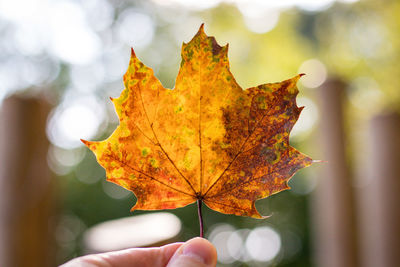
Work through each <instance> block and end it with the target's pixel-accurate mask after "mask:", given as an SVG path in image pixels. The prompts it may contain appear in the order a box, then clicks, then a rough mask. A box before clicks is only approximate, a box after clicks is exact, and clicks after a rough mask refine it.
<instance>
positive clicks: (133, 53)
mask: <svg viewBox="0 0 400 267" xmlns="http://www.w3.org/2000/svg"><path fill="white" fill-rule="evenodd" d="M131 57H136V54H135V51H133V47H131Z"/></svg>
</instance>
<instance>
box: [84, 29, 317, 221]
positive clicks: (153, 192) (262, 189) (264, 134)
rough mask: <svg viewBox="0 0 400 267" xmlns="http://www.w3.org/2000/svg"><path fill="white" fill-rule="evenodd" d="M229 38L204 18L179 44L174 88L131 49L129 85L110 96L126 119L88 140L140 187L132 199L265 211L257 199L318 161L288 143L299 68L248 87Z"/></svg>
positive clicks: (131, 185)
mask: <svg viewBox="0 0 400 267" xmlns="http://www.w3.org/2000/svg"><path fill="white" fill-rule="evenodd" d="M227 53H228V45H226V46H223V47H221V46H219V45H218V44H217V42H216V40H215V38H214V37H209V36H207V35H206V34H205V33H204V30H203V25H202V26H201V27H200V29H199V31H198V33H197V34H196V35H195V36H194V37H193V39H192V40H191V41H190V42H189V43H188V44H183V47H182V62H181V67H180V70H179V74H178V77H177V79H176V85H175V88H174V89H173V90H171V89H166V88H164V87H163V86H162V84H161V83H160V81H159V80H158V79H157V78H156V77H155V76H154V73H153V70H152V69H151V68H149V67H147V66H145V65H144V64H143V63H142V62H141V61H140V60H139V59H138V58H137V57H136V55H135V53H134V52H133V50H132V55H131V60H130V63H129V68H128V70H127V72H126V74H125V75H124V84H125V89H124V90H123V92H122V93H121V95H120V97H119V98H117V99H112V101H113V103H114V105H115V109H116V112H117V114H118V116H119V120H120V125H119V126H118V127H117V129H116V130H115V131H114V133H113V134H112V135H111V136H110V137H109V138H107V139H106V140H104V141H100V142H91V141H84V140H82V141H83V142H84V143H85V144H86V145H87V146H88V147H89V148H90V149H91V150H92V151H93V152H94V153H95V154H96V157H97V160H98V162H99V163H100V165H102V166H103V167H104V168H105V169H106V172H107V178H108V180H109V181H111V182H114V183H116V184H119V185H121V186H123V187H125V188H126V189H128V190H131V191H132V192H133V193H134V194H135V195H136V197H137V203H136V205H135V206H134V207H133V208H132V210H134V209H141V210H158V209H174V208H178V207H183V206H186V205H188V204H191V203H193V202H195V201H196V200H198V199H200V200H202V201H203V202H204V203H205V204H206V205H207V206H208V207H210V208H211V209H213V210H216V211H219V212H222V213H227V214H235V215H240V216H250V217H254V218H262V216H261V215H260V214H259V213H258V212H257V210H256V208H255V201H256V200H257V199H260V198H265V197H268V196H270V195H271V194H274V193H277V192H280V191H282V190H285V189H288V188H289V187H288V184H287V182H288V180H289V179H290V178H291V177H292V176H293V174H294V173H295V172H296V171H297V170H299V169H301V168H304V167H307V166H309V165H311V164H312V160H311V158H309V157H307V156H305V155H304V154H302V153H300V152H299V151H297V150H296V149H294V148H293V147H291V146H290V145H289V133H290V131H291V129H292V127H293V125H294V124H295V122H296V121H297V119H298V117H299V115H300V112H301V110H302V107H300V108H299V107H298V106H297V105H296V95H297V93H298V89H297V87H296V83H297V81H298V79H299V78H300V77H301V75H297V76H295V77H294V78H292V79H289V80H286V81H283V82H279V83H269V84H262V85H259V86H257V87H252V88H248V89H246V90H243V89H242V88H241V87H240V86H239V85H238V84H237V83H236V81H235V78H234V77H233V75H232V73H231V72H230V70H229V61H228V57H227Z"/></svg>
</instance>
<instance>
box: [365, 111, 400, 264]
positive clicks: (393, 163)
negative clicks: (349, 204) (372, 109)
mask: <svg viewBox="0 0 400 267" xmlns="http://www.w3.org/2000/svg"><path fill="white" fill-rule="evenodd" d="M369 135H370V136H369V146H368V148H369V153H368V162H367V164H365V168H366V172H365V177H363V179H364V180H365V181H364V182H363V185H364V186H362V187H361V188H360V189H359V190H358V204H359V207H360V212H359V215H360V216H359V221H360V241H361V243H360V246H361V260H362V264H363V265H362V266H365V267H375V266H385V267H397V266H400V207H399V205H400V116H399V115H398V114H388V115H382V116H377V117H375V118H373V119H372V121H371V123H370V128H369Z"/></svg>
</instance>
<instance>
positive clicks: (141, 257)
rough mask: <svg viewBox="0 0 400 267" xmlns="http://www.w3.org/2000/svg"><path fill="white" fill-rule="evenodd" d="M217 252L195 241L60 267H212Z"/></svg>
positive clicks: (94, 257)
mask: <svg viewBox="0 0 400 267" xmlns="http://www.w3.org/2000/svg"><path fill="white" fill-rule="evenodd" d="M216 264H217V251H216V249H215V247H214V246H213V245H212V244H211V243H210V242H209V241H208V240H206V239H204V238H200V237H196V238H193V239H191V240H189V241H187V242H185V243H173V244H169V245H166V246H163V247H159V248H132V249H125V250H120V251H114V252H108V253H101V254H93V255H87V256H83V257H79V258H76V259H73V260H71V261H69V262H67V263H65V264H63V265H62V266H60V267H125V266H126V267H128V266H129V267H147V266H148V267H164V266H165V267H215V265H216Z"/></svg>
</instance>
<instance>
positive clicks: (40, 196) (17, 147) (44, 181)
mask: <svg viewBox="0 0 400 267" xmlns="http://www.w3.org/2000/svg"><path fill="white" fill-rule="evenodd" d="M49 111H50V106H49V105H48V104H47V103H45V102H44V101H40V100H38V99H32V98H23V97H19V96H13V97H10V98H8V99H6V100H4V102H3V104H2V106H1V110H0V266H10V267H14V266H18V267H25V266H53V265H54V262H52V260H51V257H52V255H53V254H54V251H53V250H52V249H51V247H54V245H53V244H51V245H50V244H49V243H50V242H49V240H50V239H51V238H50V235H51V234H52V231H50V227H49V224H50V220H49V218H50V216H51V215H52V210H53V208H52V207H53V205H54V201H53V200H52V186H51V185H52V181H51V179H50V172H49V169H48V167H47V160H46V158H47V157H46V155H47V150H48V141H47V138H46V133H45V128H46V120H47V115H48V113H49Z"/></svg>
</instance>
